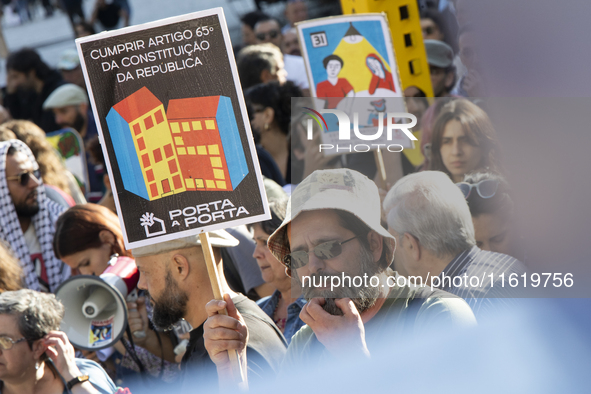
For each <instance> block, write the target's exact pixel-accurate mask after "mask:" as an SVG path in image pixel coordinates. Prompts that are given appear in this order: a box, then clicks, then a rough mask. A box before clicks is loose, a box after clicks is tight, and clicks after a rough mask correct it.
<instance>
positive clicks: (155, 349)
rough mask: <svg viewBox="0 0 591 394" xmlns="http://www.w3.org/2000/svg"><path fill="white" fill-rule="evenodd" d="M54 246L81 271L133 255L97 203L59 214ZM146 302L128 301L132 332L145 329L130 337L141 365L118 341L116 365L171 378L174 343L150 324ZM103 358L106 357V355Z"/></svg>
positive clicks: (92, 270) (109, 214)
mask: <svg viewBox="0 0 591 394" xmlns="http://www.w3.org/2000/svg"><path fill="white" fill-rule="evenodd" d="M73 240H75V242H74V241H73ZM53 250H54V253H55V256H56V257H57V258H59V259H60V260H62V261H63V262H64V263H66V264H68V265H69V266H70V268H72V270H77V271H78V272H79V273H80V274H83V275H101V274H102V273H103V271H104V270H105V269H107V267H109V265H110V263H111V261H112V259H113V258H116V259H129V258H132V255H131V253H130V252H129V251H127V250H126V249H125V246H124V243H123V234H122V232H121V227H120V226H119V218H118V217H117V215H115V214H114V213H113V212H111V211H110V210H109V209H108V208H105V207H103V206H100V205H96V204H83V205H76V206H74V207H72V208H70V209H68V210H67V211H65V212H64V213H63V214H62V215H61V216H60V217H59V219H58V220H57V222H56V225H55V236H54V239H53ZM146 306H147V305H146V300H145V297H143V296H142V297H139V298H138V300H137V302H128V304H127V307H128V308H129V314H128V323H129V328H130V330H131V332H132V333H135V332H137V331H144V332H145V333H146V335H145V336H144V337H136V335H135V334H134V338H133V340H134V343H135V353H136V355H137V357H138V358H139V360H140V361H141V363H142V366H141V367H140V366H139V365H138V364H137V363H136V361H135V357H134V356H131V355H130V354H129V351H127V348H128V346H125V345H124V344H122V343H121V342H118V343H117V344H116V345H115V346H114V347H115V349H116V350H117V351H118V352H119V353H121V354H122V355H123V359H122V360H121V361H120V364H118V365H119V366H121V367H124V368H128V369H132V370H133V371H136V372H138V371H140V369H143V368H144V367H145V369H146V370H147V371H148V372H149V373H150V374H151V375H158V374H161V376H162V378H163V380H165V381H170V380H172V379H174V378H175V377H176V375H177V372H178V366H177V365H176V364H175V363H174V353H173V345H172V342H171V339H170V338H169V337H168V335H161V334H159V333H157V332H156V331H155V330H153V329H152V328H151V327H149V323H148V321H147V316H148V313H149V312H148V311H147V309H146ZM105 353H106V352H105ZM111 353H112V352H111ZM161 356H162V357H163V358H161ZM101 357H102V356H101ZM107 357H108V356H107ZM115 357H117V355H115ZM103 358H104V359H105V360H106V357H103ZM105 365H109V364H108V363H107V364H105Z"/></svg>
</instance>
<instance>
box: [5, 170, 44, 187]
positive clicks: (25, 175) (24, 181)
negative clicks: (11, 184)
mask: <svg viewBox="0 0 591 394" xmlns="http://www.w3.org/2000/svg"><path fill="white" fill-rule="evenodd" d="M31 177H34V178H35V180H36V181H39V180H40V179H41V172H40V171H39V170H35V171H27V172H22V173H20V174H18V175H15V176H9V177H6V180H7V181H18V183H20V184H21V186H27V185H28V184H29V180H30V179H31Z"/></svg>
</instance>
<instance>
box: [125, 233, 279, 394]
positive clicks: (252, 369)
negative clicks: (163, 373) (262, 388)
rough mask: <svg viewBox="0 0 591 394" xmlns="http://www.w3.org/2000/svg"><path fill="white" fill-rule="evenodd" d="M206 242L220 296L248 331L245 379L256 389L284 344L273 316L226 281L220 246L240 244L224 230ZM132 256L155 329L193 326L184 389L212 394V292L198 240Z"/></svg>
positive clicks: (154, 247)
mask: <svg viewBox="0 0 591 394" xmlns="http://www.w3.org/2000/svg"><path fill="white" fill-rule="evenodd" d="M209 240H210V244H211V246H212V248H213V254H214V262H215V264H216V265H217V271H218V274H219V279H220V285H221V290H222V293H225V294H226V296H227V297H228V299H230V298H231V300H232V304H233V305H235V306H236V308H237V309H238V310H239V311H240V313H241V314H242V316H243V317H244V319H243V322H244V324H246V325H247V326H248V327H249V332H250V343H249V346H248V348H247V349H246V350H245V352H246V353H247V354H248V357H249V358H252V360H253V362H252V363H249V364H248V371H247V374H246V375H247V376H246V377H247V379H249V380H250V381H252V382H253V383H254V385H255V386H256V385H257V383H258V382H261V383H262V382H263V381H265V380H266V379H267V377H268V375H269V374H274V373H275V372H276V371H277V369H278V366H279V364H280V362H281V360H282V359H283V356H284V354H285V350H286V347H287V343H286V341H285V339H284V338H283V335H282V334H281V331H280V330H279V329H278V328H277V327H276V326H275V324H274V323H273V321H272V320H271V318H269V316H267V314H266V313H264V312H263V311H262V310H261V309H260V308H259V307H258V306H257V305H256V304H255V303H254V302H253V301H251V300H249V299H248V298H246V297H245V296H244V295H242V294H239V293H235V292H233V291H232V290H231V289H230V286H229V285H228V283H227V282H226V278H225V277H224V274H223V273H224V270H223V266H222V258H221V250H220V248H222V247H233V246H237V245H238V243H239V242H238V240H237V239H236V238H234V237H232V236H231V235H230V234H229V233H228V232H226V231H224V230H217V231H210V232H209ZM132 253H133V255H134V257H135V259H136V260H135V262H136V265H137V268H138V270H139V272H140V280H139V283H138V287H139V288H140V289H144V290H146V291H147V292H148V293H149V296H148V299H149V300H150V303H151V305H152V307H153V314H152V323H153V324H154V326H156V328H158V329H164V330H167V329H170V328H172V327H173V325H174V324H176V323H178V322H179V321H180V320H181V319H185V320H186V321H187V322H188V323H189V324H191V326H192V327H193V329H192V330H191V333H190V340H189V344H188V346H187V351H186V353H185V355H184V357H183V359H182V362H181V371H182V375H183V376H182V382H181V388H182V390H186V391H190V392H196V390H197V392H198V391H199V389H201V390H202V391H203V392H212V390H214V388H212V387H211V386H210V385H209V384H207V383H211V384H213V385H216V384H217V374H216V369H215V364H214V363H213V362H212V361H211V359H210V357H209V355H208V354H207V351H206V350H205V347H204V344H203V323H204V322H205V320H206V319H207V312H206V311H205V305H206V304H207V302H208V301H210V300H211V299H212V298H213V290H212V288H211V284H210V282H209V275H208V273H207V266H206V264H205V258H204V256H203V250H202V249H201V242H200V240H199V236H196V235H194V236H190V237H186V238H182V239H177V240H173V241H168V242H164V243H160V244H155V245H150V246H144V247H139V248H135V249H133V250H132ZM245 366H246V365H245ZM245 371H246V370H245ZM182 392H184V391H182Z"/></svg>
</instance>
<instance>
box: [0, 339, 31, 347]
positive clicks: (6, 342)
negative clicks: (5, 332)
mask: <svg viewBox="0 0 591 394" xmlns="http://www.w3.org/2000/svg"><path fill="white" fill-rule="evenodd" d="M25 339H26V338H25V337H22V338H21V339H17V340H16V341H15V340H14V339H12V338H9V337H0V347H1V348H2V350H10V349H12V346H13V345H16V344H17V343H19V342H22V341H24V340H25Z"/></svg>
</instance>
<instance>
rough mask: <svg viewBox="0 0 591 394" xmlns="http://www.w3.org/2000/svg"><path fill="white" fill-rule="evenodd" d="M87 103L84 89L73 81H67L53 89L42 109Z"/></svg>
mask: <svg viewBox="0 0 591 394" xmlns="http://www.w3.org/2000/svg"><path fill="white" fill-rule="evenodd" d="M79 104H88V96H87V95H86V92H85V91H84V89H82V88H81V87H80V86H78V85H74V84H73V83H67V84H65V85H62V86H60V87H59V88H57V89H55V90H54V91H53V92H52V93H51V94H50V95H49V97H47V100H45V102H44V103H43V109H51V108H61V107H67V106H69V105H79Z"/></svg>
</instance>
